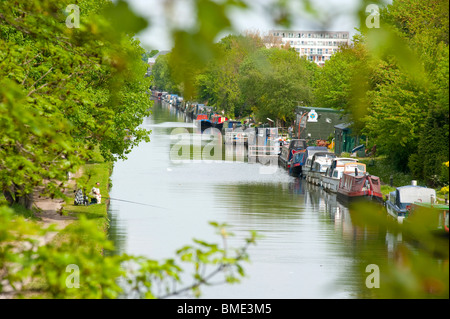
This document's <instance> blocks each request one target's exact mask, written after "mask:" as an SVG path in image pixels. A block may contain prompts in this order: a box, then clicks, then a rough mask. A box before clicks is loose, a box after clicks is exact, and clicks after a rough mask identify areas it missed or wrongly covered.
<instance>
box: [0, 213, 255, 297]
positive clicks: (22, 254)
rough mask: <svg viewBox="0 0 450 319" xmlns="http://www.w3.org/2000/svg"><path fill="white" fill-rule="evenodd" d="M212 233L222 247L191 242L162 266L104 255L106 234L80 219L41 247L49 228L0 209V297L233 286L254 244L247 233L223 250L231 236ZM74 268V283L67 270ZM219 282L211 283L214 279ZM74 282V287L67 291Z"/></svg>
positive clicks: (164, 293) (220, 227) (187, 291)
mask: <svg viewBox="0 0 450 319" xmlns="http://www.w3.org/2000/svg"><path fill="white" fill-rule="evenodd" d="M210 224H211V226H213V227H214V228H216V229H217V234H218V235H219V236H220V238H221V239H222V243H221V244H216V243H207V242H205V241H202V240H198V239H195V240H194V244H193V245H186V246H184V247H182V248H181V249H179V250H178V251H177V252H176V256H177V257H176V258H173V259H167V260H164V261H162V262H160V261H156V260H151V259H149V258H146V257H139V256H130V255H126V254H122V255H116V256H104V255H103V253H102V251H103V250H105V249H107V250H112V249H113V247H112V243H111V242H110V241H109V240H107V238H106V234H105V233H104V232H101V231H99V230H98V227H97V225H96V223H95V221H93V220H88V219H87V218H85V217H83V216H80V219H79V222H77V223H75V224H73V225H70V226H68V227H67V228H66V229H65V230H64V231H63V232H62V235H63V236H61V237H60V240H58V241H52V242H51V243H49V244H47V245H40V244H39V240H38V239H39V238H38V237H37V236H44V235H46V234H48V233H49V232H51V231H55V229H54V228H53V227H50V228H48V229H42V228H41V227H39V226H38V225H37V224H35V223H31V222H30V221H27V220H25V219H24V218H23V217H20V216H16V215H15V214H14V213H13V211H12V210H11V209H9V208H4V207H3V208H0V243H1V245H0V294H2V293H3V294H6V295H11V296H16V297H22V298H86V299H93V298H95V299H96V298H101V299H105V298H107V299H109V298H169V297H171V296H176V295H181V296H195V297H199V296H200V295H201V287H202V286H204V285H211V284H223V283H230V284H232V283H238V282H240V279H241V278H244V277H245V271H244V268H243V263H244V262H248V261H249V259H248V255H247V249H248V248H249V246H250V245H253V244H255V243H256V239H257V237H258V236H257V234H256V233H254V232H251V233H250V234H249V236H248V237H247V238H246V239H245V240H244V244H243V245H242V247H239V248H233V247H228V239H229V237H230V236H233V234H232V233H231V232H229V230H228V228H229V227H228V226H227V225H225V224H219V223H215V222H211V223H210ZM70 265H75V266H76V267H77V269H78V270H79V272H78V273H77V276H78V277H77V279H76V280H74V279H73V277H72V276H70V275H71V272H70V271H68V270H67V267H68V266H70ZM183 265H186V267H187V265H192V267H191V268H193V269H194V272H193V275H192V277H193V278H192V283H191V284H189V283H183V282H181V274H182V273H183V272H184V271H185V270H184V269H183V267H184V266H183ZM220 274H223V275H224V277H223V278H224V281H223V282H215V283H214V282H211V279H213V278H214V279H215V278H216V277H217V276H218V275H220ZM75 281H77V282H79V288H75V287H70V284H73V283H74V282H75Z"/></svg>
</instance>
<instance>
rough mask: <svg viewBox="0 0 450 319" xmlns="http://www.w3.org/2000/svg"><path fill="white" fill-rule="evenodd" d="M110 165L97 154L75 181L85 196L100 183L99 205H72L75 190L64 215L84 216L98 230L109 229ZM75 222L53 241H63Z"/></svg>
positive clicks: (65, 206)
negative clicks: (84, 190) (84, 192)
mask: <svg viewBox="0 0 450 319" xmlns="http://www.w3.org/2000/svg"><path fill="white" fill-rule="evenodd" d="M112 167H113V166H112V163H109V162H105V161H104V160H103V158H102V157H101V155H100V154H99V153H98V154H97V156H96V157H95V160H92V161H90V162H89V163H87V164H85V165H84V166H83V167H82V170H83V175H82V176H81V177H80V178H78V179H77V185H78V187H80V188H83V189H86V192H87V195H88V196H89V195H90V190H91V189H92V187H93V186H95V183H97V182H99V183H100V187H99V188H100V194H101V195H102V201H101V204H93V205H88V206H84V205H74V196H75V189H74V192H73V194H72V195H71V196H70V199H69V200H68V201H67V202H66V204H65V205H64V208H63V212H64V214H68V215H70V216H75V217H78V216H80V215H83V216H85V217H86V218H87V219H92V220H95V222H96V225H97V227H98V229H99V230H101V231H104V232H105V231H106V230H107V229H108V227H109V220H108V200H107V198H108V197H109V188H110V176H111V172H112ZM76 223H77V221H75V222H73V223H72V224H70V225H69V226H67V227H66V228H65V229H64V230H62V231H61V232H60V233H59V234H58V235H57V236H56V238H55V240H63V239H64V237H66V236H65V233H66V232H69V231H70V230H71V229H72V228H73V227H76Z"/></svg>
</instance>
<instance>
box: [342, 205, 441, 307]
mask: <svg viewBox="0 0 450 319" xmlns="http://www.w3.org/2000/svg"><path fill="white" fill-rule="evenodd" d="M350 215H351V219H352V223H353V225H354V226H355V227H358V228H360V229H364V230H365V231H369V232H371V233H376V234H378V235H379V237H380V239H383V238H385V239H386V241H387V240H391V241H393V242H394V243H390V245H392V246H391V248H390V249H388V250H387V251H386V248H385V247H384V246H385V245H386V241H385V240H378V241H374V245H373V246H371V247H365V248H364V249H358V250H357V253H356V256H357V257H358V259H359V263H358V265H357V269H356V271H357V272H358V273H359V274H360V275H361V280H360V283H361V287H360V289H359V290H360V292H361V295H360V297H365V298H381V299H385V298H395V299H409V298H414V299H416V298H449V237H448V232H445V230H444V229H443V227H441V228H440V229H439V225H441V226H442V221H440V219H439V218H440V212H439V211H438V210H436V209H430V208H423V207H418V208H417V210H415V211H414V213H413V214H412V215H411V216H410V217H408V218H407V219H405V220H404V221H403V223H399V222H398V221H397V220H395V219H393V218H392V217H391V216H389V215H388V214H387V213H386V210H385V208H384V207H382V206H380V205H377V204H372V203H355V204H353V205H351V206H350ZM380 251H381V252H386V253H387V254H389V256H387V257H388V258H384V257H381V258H380V257H377V253H378V252H380ZM369 264H375V265H377V266H378V267H379V269H380V281H379V282H380V287H379V288H372V289H369V288H367V287H366V286H364V283H365V278H364V277H365V276H368V275H369V274H368V273H367V272H366V267H367V265H369Z"/></svg>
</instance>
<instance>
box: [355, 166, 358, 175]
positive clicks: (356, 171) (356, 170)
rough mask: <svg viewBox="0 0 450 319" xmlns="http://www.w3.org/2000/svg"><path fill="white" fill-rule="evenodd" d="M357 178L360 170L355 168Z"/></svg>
mask: <svg viewBox="0 0 450 319" xmlns="http://www.w3.org/2000/svg"><path fill="white" fill-rule="evenodd" d="M355 176H358V169H357V168H356V167H355Z"/></svg>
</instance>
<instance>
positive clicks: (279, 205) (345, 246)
mask: <svg viewBox="0 0 450 319" xmlns="http://www.w3.org/2000/svg"><path fill="white" fill-rule="evenodd" d="M143 127H145V128H147V129H150V130H151V131H152V134H151V141H150V142H149V143H141V144H140V145H139V147H136V148H135V149H133V151H132V152H131V153H130V154H129V156H128V159H127V160H125V161H119V162H117V163H116V164H115V166H114V170H113V174H112V177H111V178H112V188H111V191H110V196H111V198H116V199H123V200H127V201H130V202H139V203H147V204H150V205H153V206H144V205H138V204H134V203H130V202H122V201H114V200H112V201H111V203H110V208H109V217H110V220H111V221H110V223H111V228H110V238H111V239H112V240H113V241H114V243H115V245H116V252H117V253H128V254H133V255H142V256H146V257H149V258H152V259H158V260H162V259H165V258H172V257H174V256H175V251H176V250H177V249H179V248H181V247H183V246H184V245H187V244H191V243H192V239H193V238H196V239H201V240H204V241H207V242H215V243H220V242H221V240H220V238H219V236H218V235H217V234H215V229H214V228H213V227H211V226H210V225H209V224H208V222H210V221H216V222H218V223H227V224H228V225H230V229H229V230H230V231H232V232H233V233H234V234H235V236H234V237H231V238H230V239H229V240H230V241H229V245H230V246H235V247H238V246H241V245H243V243H244V242H243V240H244V238H245V237H246V236H248V232H249V231H250V230H255V231H257V232H258V234H260V235H262V236H263V237H262V238H261V239H259V240H258V241H257V244H256V245H255V246H251V247H250V250H249V256H250V261H251V262H250V263H248V264H244V265H245V271H246V274H247V276H246V277H245V278H244V279H242V281H241V283H239V284H234V285H217V286H211V287H203V288H202V296H201V297H202V298H223V299H232V298H264V299H266V298H267V299H278V298H289V299H291V298H364V297H365V295H366V294H368V293H369V292H368V288H367V287H366V286H365V278H366V276H367V275H368V274H364V272H362V271H361V267H363V266H364V265H365V264H370V263H374V262H375V263H376V262H381V261H382V260H385V259H387V258H389V255H390V251H391V250H392V247H393V245H395V243H396V238H393V237H395V236H389V234H387V233H386V232H384V233H383V232H381V233H380V232H378V231H373V230H370V229H361V228H358V227H356V226H354V225H353V224H352V221H351V219H350V215H349V210H348V209H347V208H346V207H345V206H343V205H342V204H340V203H339V202H337V201H336V197H335V196H334V195H330V194H327V193H326V192H324V191H323V190H322V189H320V188H319V187H317V186H313V185H311V184H308V183H306V182H305V181H304V180H299V179H297V178H293V177H290V176H288V174H287V173H286V172H285V171H283V170H281V169H279V170H278V171H276V172H275V173H272V174H261V166H262V165H261V164H251V163H245V162H237V161H221V162H217V161H213V162H202V161H190V162H183V163H175V162H174V161H171V158H170V156H169V154H170V149H171V145H173V140H171V133H172V132H173V130H174V129H176V128H191V127H192V123H188V122H187V121H186V119H185V117H184V116H183V114H182V113H181V112H179V111H178V110H177V109H176V108H173V107H170V106H168V105H166V104H165V103H163V104H161V103H160V102H155V105H154V107H153V115H152V116H151V117H149V118H147V119H146V120H145V121H144V123H143ZM194 137H195V136H194ZM184 280H185V282H186V284H188V283H189V282H190V281H189V277H188V276H187V277H186V278H184ZM218 281H220V278H218Z"/></svg>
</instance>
